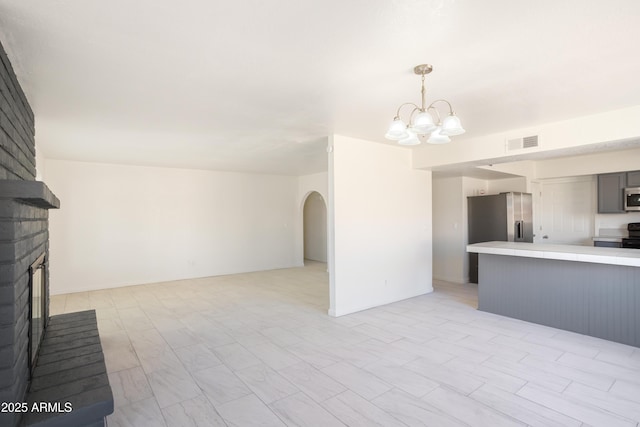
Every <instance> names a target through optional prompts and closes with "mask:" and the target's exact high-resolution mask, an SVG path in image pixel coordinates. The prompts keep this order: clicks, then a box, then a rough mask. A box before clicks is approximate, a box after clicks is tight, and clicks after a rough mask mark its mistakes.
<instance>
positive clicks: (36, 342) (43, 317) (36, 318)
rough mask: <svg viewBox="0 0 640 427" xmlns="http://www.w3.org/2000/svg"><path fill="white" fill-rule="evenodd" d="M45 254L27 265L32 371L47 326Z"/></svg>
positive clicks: (30, 362)
mask: <svg viewBox="0 0 640 427" xmlns="http://www.w3.org/2000/svg"><path fill="white" fill-rule="evenodd" d="M46 260H47V257H46V254H44V253H43V254H42V255H40V256H39V257H38V258H37V259H36V261H35V262H34V263H33V264H31V266H30V267H29V323H30V325H29V368H30V369H29V370H30V371H31V372H33V368H34V367H35V366H36V359H37V358H38V349H39V348H40V343H41V342H42V337H43V335H44V330H45V328H46V327H47V312H46V307H47V301H46V298H47V274H46V266H47V264H46Z"/></svg>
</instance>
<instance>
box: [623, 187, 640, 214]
mask: <svg viewBox="0 0 640 427" xmlns="http://www.w3.org/2000/svg"><path fill="white" fill-rule="evenodd" d="M624 210H625V211H640V187H630V188H625V189H624Z"/></svg>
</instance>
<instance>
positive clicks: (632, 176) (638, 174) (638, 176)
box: [627, 171, 640, 187]
mask: <svg viewBox="0 0 640 427" xmlns="http://www.w3.org/2000/svg"><path fill="white" fill-rule="evenodd" d="M627 187H640V171H633V172H627Z"/></svg>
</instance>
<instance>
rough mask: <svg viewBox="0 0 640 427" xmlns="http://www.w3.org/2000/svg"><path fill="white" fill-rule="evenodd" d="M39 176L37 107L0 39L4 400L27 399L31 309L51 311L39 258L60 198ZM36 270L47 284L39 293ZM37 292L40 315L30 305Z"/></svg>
mask: <svg viewBox="0 0 640 427" xmlns="http://www.w3.org/2000/svg"><path fill="white" fill-rule="evenodd" d="M35 176H36V168H35V128H34V117H33V112H32V111H31V108H30V106H29V103H28V102H27V98H26V97H25V95H24V93H23V92H22V89H21V87H20V85H19V83H18V80H17V78H16V76H15V73H14V71H13V69H12V66H11V64H10V63H9V60H8V58H7V55H6V52H5V51H4V48H3V47H2V45H1V44H0V402H23V401H24V400H25V395H26V392H27V389H28V386H29V380H30V365H31V360H30V355H29V352H30V337H31V335H32V332H31V331H32V330H34V331H37V328H35V326H37V325H34V324H32V321H31V315H32V314H34V315H35V316H36V317H42V319H41V320H40V321H41V322H44V321H45V320H46V319H47V318H48V317H49V304H48V300H49V287H48V275H49V270H48V264H47V263H46V262H45V263H43V264H42V266H41V267H40V268H38V267H39V266H40V263H38V262H36V261H38V260H46V259H48V256H49V250H48V248H49V243H48V242H49V232H48V222H49V213H48V209H51V208H58V207H59V206H60V202H59V200H58V199H57V198H56V197H55V196H54V195H53V193H51V191H50V190H49V189H48V188H47V186H46V185H45V184H43V183H42V182H39V181H36V180H35ZM36 270H37V271H36ZM32 273H33V274H32ZM32 276H34V277H35V280H36V281H38V280H42V281H41V282H37V283H35V284H36V285H38V283H39V284H40V286H42V284H44V286H43V287H42V288H38V287H37V286H36V289H35V294H34V293H32V291H31V289H30V282H32V280H31V278H32ZM38 293H39V294H40V295H38ZM38 298H41V299H42V301H43V305H42V309H41V312H40V315H39V316H38V313H37V312H34V313H32V310H31V301H32V300H34V301H38ZM36 310H37V309H36ZM35 322H38V320H36V321H35ZM34 333H35V332H34ZM19 422H20V414H19V413H6V412H5V413H0V425H2V426H13V425H17V424H18V423H19Z"/></svg>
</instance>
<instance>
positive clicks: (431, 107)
mask: <svg viewBox="0 0 640 427" xmlns="http://www.w3.org/2000/svg"><path fill="white" fill-rule="evenodd" d="M438 101H444V99H442V100H440V99H439V100H438ZM436 102H437V101H433V102H432V103H431V105H429V107H428V108H427V110H433V111H435V112H436V116H438V126H440V122H441V120H440V111H438V109H437V108H436V107H434V106H433V104H435V103H436ZM445 102H446V101H445Z"/></svg>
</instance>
